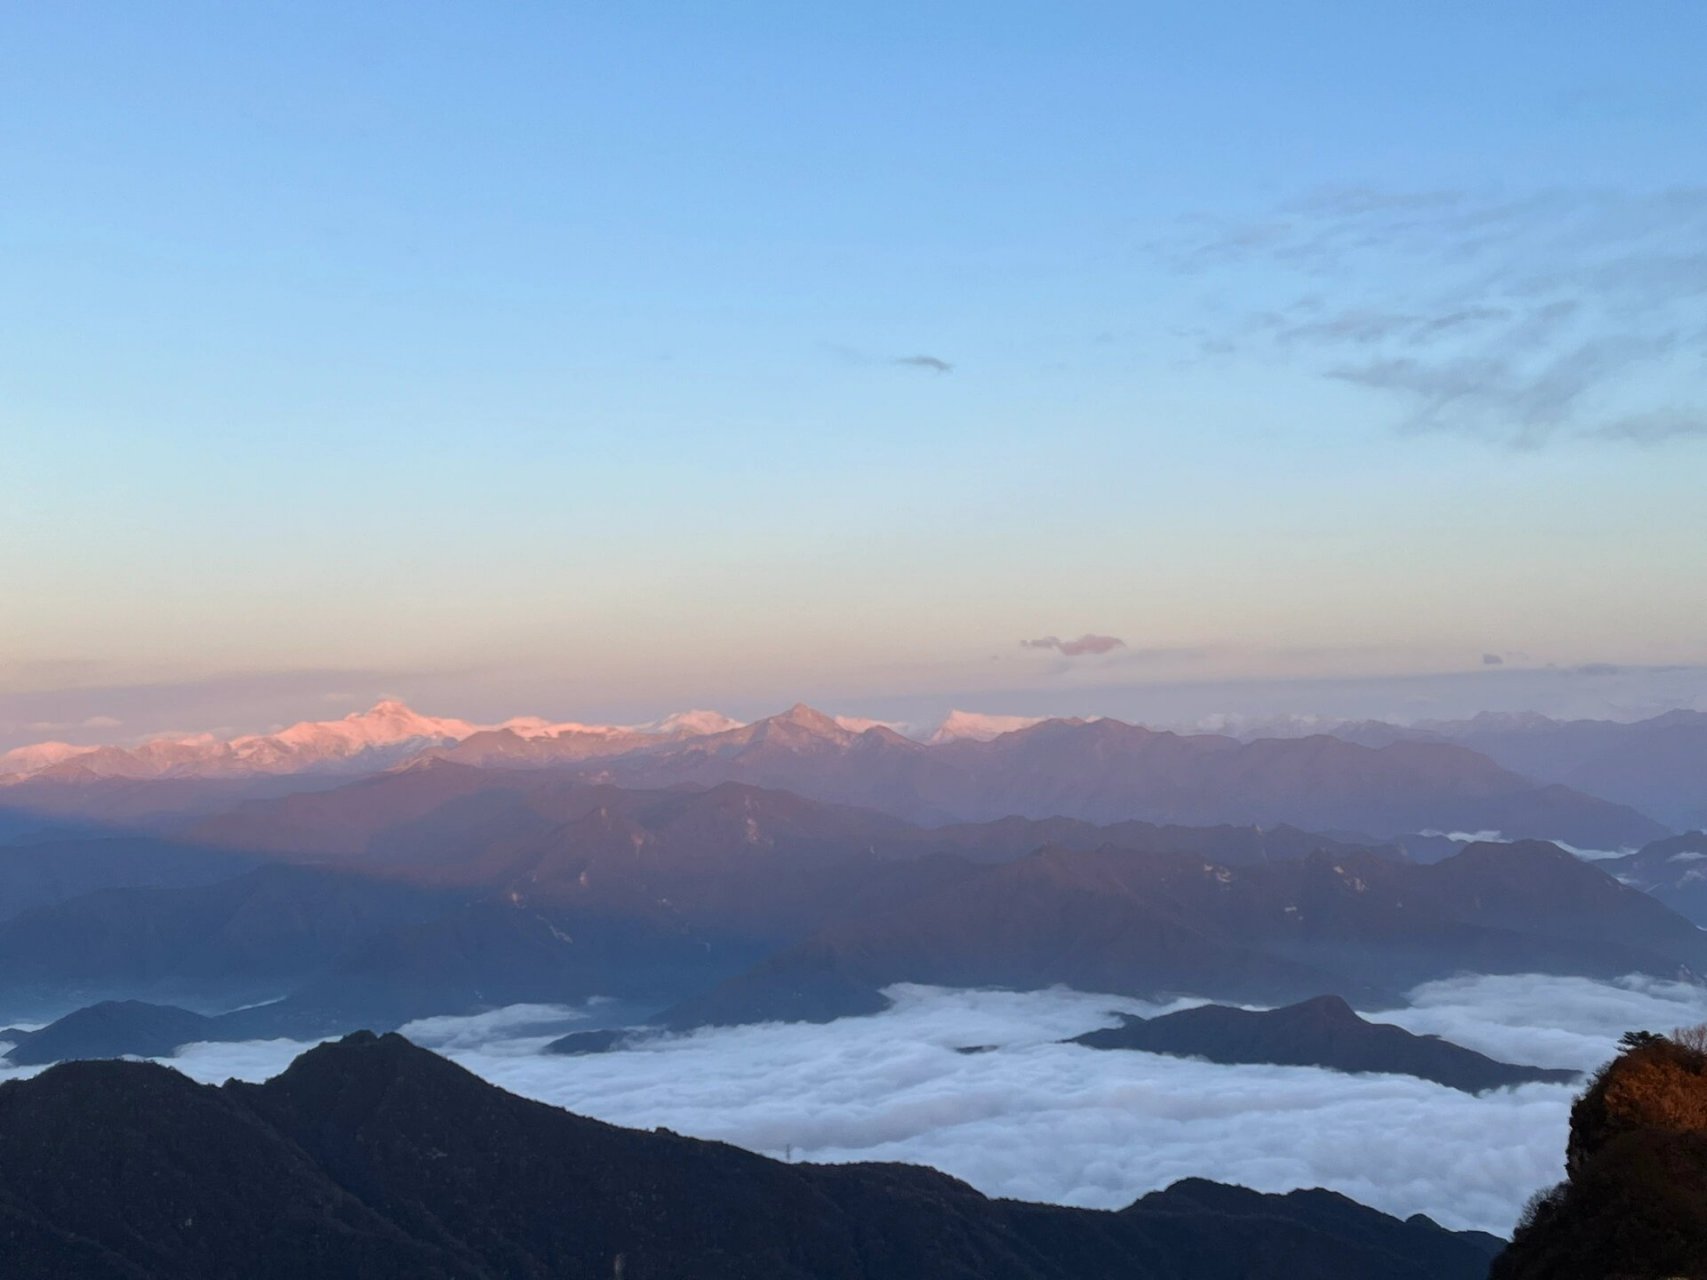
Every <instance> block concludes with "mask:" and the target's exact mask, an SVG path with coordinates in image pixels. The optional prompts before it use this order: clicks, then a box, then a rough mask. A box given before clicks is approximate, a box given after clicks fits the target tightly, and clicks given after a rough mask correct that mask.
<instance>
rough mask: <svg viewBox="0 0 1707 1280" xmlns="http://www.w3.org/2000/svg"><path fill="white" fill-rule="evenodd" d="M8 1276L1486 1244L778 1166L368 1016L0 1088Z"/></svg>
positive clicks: (1409, 1279)
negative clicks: (530, 1096) (605, 1115)
mask: <svg viewBox="0 0 1707 1280" xmlns="http://www.w3.org/2000/svg"><path fill="white" fill-rule="evenodd" d="M0 1151H3V1152H4V1159H0V1256H3V1257H4V1259H5V1274H6V1275H7V1276H8V1277H9V1278H11V1280H36V1278H43V1280H45V1278H46V1277H54V1278H55V1280H80V1278H88V1277H102V1278H106V1277H112V1278H114V1280H117V1278H119V1277H123V1278H125V1280H154V1278H158V1280H164V1278H165V1277H174V1278H180V1277H183V1278H192V1277H213V1276H219V1277H231V1276H243V1277H247V1278H251V1280H269V1278H278V1280H283V1278H284V1277H292V1278H295V1277H302V1276H314V1277H317V1278H326V1277H350V1278H354V1277H362V1278H363V1280H373V1278H375V1277H396V1278H399V1280H400V1278H401V1277H409V1278H410V1280H434V1278H436V1277H453V1276H454V1277H470V1278H478V1277H494V1278H495V1277H506V1278H528V1277H539V1278H542V1280H543V1278H544V1277H548V1276H549V1277H586V1278H587V1280H606V1278H609V1277H622V1280H661V1278H664V1277H678V1278H681V1280H687V1278H688V1277H692V1278H693V1280H723V1278H728V1280H736V1278H737V1277H740V1278H746V1277H765V1278H766V1280H844V1278H845V1280H878V1278H879V1277H881V1278H882V1280H926V1278H927V1277H928V1278H929V1280H1057V1278H1058V1280H1069V1278H1070V1280H1092V1278H1094V1277H1103V1276H1107V1277H1117V1276H1118V1277H1122V1278H1123V1280H1133V1278H1139V1280H1142V1278H1144V1277H1157V1278H1163V1277H1165V1278H1166V1280H1234V1278H1235V1277H1239V1278H1248V1280H1282V1278H1283V1277H1284V1278H1286V1280H1312V1278H1320V1280H1330V1278H1331V1280H1359V1278H1360V1277H1367V1278H1368V1280H1377V1278H1379V1280H1423V1278H1424V1277H1428V1278H1429V1280H1473V1278H1474V1280H1480V1277H1481V1276H1482V1275H1483V1274H1484V1273H1485V1271H1486V1268H1487V1265H1488V1259H1489V1258H1490V1257H1491V1256H1492V1255H1493V1254H1494V1253H1495V1252H1497V1250H1498V1248H1499V1241H1497V1240H1495V1239H1494V1238H1493V1237H1491V1236H1486V1235H1481V1234H1477V1233H1454V1232H1449V1231H1447V1230H1445V1229H1443V1228H1441V1227H1439V1226H1437V1225H1436V1224H1435V1223H1433V1222H1431V1221H1430V1220H1429V1219H1427V1218H1424V1217H1421V1216H1418V1217H1414V1218H1411V1219H1409V1220H1408V1221H1404V1222H1401V1221H1399V1220H1398V1219H1395V1218H1391V1217H1388V1216H1387V1215H1385V1214H1381V1213H1378V1212H1376V1211H1375V1210H1373V1209H1368V1208H1365V1207H1364V1206H1362V1205H1359V1204H1356V1203H1355V1202H1353V1201H1351V1200H1348V1199H1346V1198H1345V1197H1343V1196H1340V1195H1336V1194H1333V1193H1331V1192H1327V1191H1298V1192H1293V1193H1291V1194H1290V1195H1284V1196H1276V1195H1261V1194H1258V1193H1256V1192H1253V1191H1247V1190H1244V1189H1242V1188H1237V1187H1228V1186H1222V1185H1219V1184H1216V1183H1211V1182H1203V1181H1199V1180H1189V1181H1185V1182H1180V1183H1176V1184H1175V1185H1174V1186H1172V1187H1170V1188H1168V1189H1167V1190H1166V1191H1161V1192H1156V1193H1154V1194H1152V1195H1148V1196H1145V1197H1144V1198H1143V1199H1141V1200H1139V1201H1137V1202H1136V1203H1134V1204H1133V1205H1131V1206H1129V1207H1128V1208H1126V1209H1124V1210H1121V1211H1119V1212H1098V1211H1092V1210H1080V1209H1066V1208H1059V1207H1053V1206H1047V1205H1034V1204H1024V1203H1019V1202H1016V1201H1003V1200H989V1199H986V1198H985V1197H984V1196H982V1195H980V1194H978V1193H977V1192H976V1191H974V1190H972V1189H971V1188H970V1187H968V1186H966V1185H965V1184H963V1183H960V1182H957V1181H956V1180H954V1179H953V1178H949V1177H947V1176H945V1175H943V1174H940V1173H936V1172H934V1171H933V1170H930V1169H924V1168H918V1167H913V1166H906V1165H878V1164H865V1165H840V1166H833V1165H790V1164H783V1163H779V1162H777V1161H774V1160H769V1159H765V1158H764V1157H761V1156H756V1155H753V1154H751V1153H749V1152H745V1151H741V1150H739V1149H737V1148H734V1147H729V1146H725V1145H723V1144H721V1143H715V1142H702V1141H699V1140H696V1139H691V1138H683V1137H679V1136H677V1135H675V1134H672V1133H669V1132H667V1131H657V1132H653V1133H644V1132H639V1131H635V1130H629V1129H620V1128H616V1127H615V1126H612V1125H608V1124H603V1123H601V1122H598V1121H595V1120H588V1119H584V1118H581V1117H579V1116H574V1115H571V1114H569V1113H567V1112H564V1111H560V1110H557V1109H555V1108H552V1107H548V1106H544V1105H542V1104H540V1103H535V1102H529V1101H526V1100H524V1099H522V1098H518V1097H515V1096H513V1095H511V1094H508V1093H505V1092H504V1091H503V1090H501V1089H498V1088H496V1087H494V1086H492V1085H489V1084H486V1083H485V1082H483V1081H481V1080H480V1079H478V1078H477V1077H475V1076H473V1075H471V1074H469V1073H468V1072H467V1071H465V1070H463V1069H462V1068H461V1067H458V1066H456V1065H454V1064H452V1063H450V1062H447V1061H445V1060H444V1059H442V1058H439V1057H437V1056H435V1055H434V1054H431V1053H429V1052H427V1051H426V1050H424V1049H419V1048H417V1047H416V1046H414V1045H412V1044H410V1043H409V1042H408V1041H407V1040H404V1039H403V1038H401V1037H400V1036H396V1035H387V1036H377V1037H376V1036H374V1035H372V1034H371V1033H367V1032H359V1033H357V1034H355V1035H352V1036H349V1037H346V1038H345V1039H344V1040H342V1041H339V1042H337V1043H334V1044H327V1045H323V1046H321V1047H319V1048H317V1049H313V1050H310V1051H309V1052H308V1053H306V1054H304V1055H303V1056H302V1057H301V1058H299V1059H298V1060H297V1061H296V1062H295V1063H294V1064H293V1065H292V1066H291V1067H290V1069H289V1070H288V1071H286V1072H285V1073H284V1074H282V1075H280V1076H278V1077H276V1078H275V1079H273V1080H270V1081H268V1082H266V1083H265V1084H260V1085H249V1084H241V1083H236V1082H231V1083H227V1084H226V1085H224V1086H223V1087H218V1088H216V1087H213V1086H210V1085H199V1084H195V1083H193V1082H192V1081H190V1080H188V1079H187V1078H185V1077H184V1076H182V1075H180V1074H178V1073H177V1072H175V1071H172V1070H169V1069H168V1068H165V1067H161V1066H156V1065H154V1064H150V1063H135V1062H78V1063H68V1064H64V1065H62V1066H58V1067H54V1068H52V1069H50V1070H48V1071H46V1072H44V1073H43V1074H42V1075H40V1076H38V1077H36V1078H35V1079H32V1080H25V1081H14V1082H11V1083H8V1084H5V1085H0Z"/></svg>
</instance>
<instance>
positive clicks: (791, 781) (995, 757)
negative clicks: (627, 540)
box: [0, 702, 1670, 848]
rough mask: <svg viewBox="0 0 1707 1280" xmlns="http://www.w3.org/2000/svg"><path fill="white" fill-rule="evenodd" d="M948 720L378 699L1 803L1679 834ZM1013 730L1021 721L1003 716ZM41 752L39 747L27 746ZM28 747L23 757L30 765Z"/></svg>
mask: <svg viewBox="0 0 1707 1280" xmlns="http://www.w3.org/2000/svg"><path fill="white" fill-rule="evenodd" d="M954 724H956V722H954V721H952V720H951V721H949V722H946V723H945V725H944V726H943V727H942V730H939V732H938V734H936V735H933V738H934V739H935V740H934V741H933V742H931V743H921V742H918V741H915V740H913V739H911V738H908V737H905V736H903V735H901V734H899V733H897V732H895V731H894V730H893V729H890V728H888V727H886V726H883V725H880V724H871V723H869V722H858V723H851V722H847V721H842V720H838V719H837V718H835V717H832V716H829V715H825V714H824V713H822V712H819V711H815V710H813V709H812V708H810V707H806V706H804V705H797V706H795V707H793V708H791V709H790V710H788V711H786V712H784V713H782V714H780V715H775V716H770V717H767V718H765V719H762V720H757V721H754V722H753V723H751V724H744V725H741V724H735V723H734V722H731V721H729V720H728V719H727V718H725V717H720V716H717V715H715V714H714V713H691V714H690V715H688V716H683V717H672V718H671V719H670V720H667V721H664V722H661V723H660V724H658V725H655V726H649V727H641V728H625V727H613V726H586V725H562V724H549V723H547V722H544V721H539V720H514V721H509V722H505V723H504V724H502V725H498V726H491V727H481V726H476V725H472V724H469V723H468V722H464V721H452V720H442V719H435V718H432V717H424V716H420V715H417V714H416V713H415V712H413V711H411V710H409V708H407V707H405V706H403V705H402V704H400V703H393V702H387V703H381V704H380V705H379V706H377V707H375V708H373V709H372V710H371V711H368V712H365V713H362V714H360V715H355V716H351V717H347V718H346V719H344V720H340V721H324V722H311V723H307V724H303V725H297V726H294V727H292V728H290V729H286V730H282V731H280V732H279V733H276V734H271V735H261V736H255V737H248V738H237V739H231V740H226V741H220V740H215V739H207V740H202V739H188V740H181V741H171V742H155V743H147V744H144V745H142V746H139V747H135V748H129V749H120V748H111V747H103V748H91V749H88V750H81V749H79V750H78V751H77V753H76V754H72V755H68V756H61V757H57V758H55V759H54V761H53V762H52V763H48V764H46V765H42V764H41V762H42V760H44V759H46V758H47V757H45V756H43V755H42V754H41V752H40V751H39V750H38V749H35V748H27V749H25V755H24V756H18V753H16V752H14V753H10V754H11V755H12V756H15V757H17V761H23V762H25V763H27V764H28V765H30V766H32V767H30V768H24V767H23V765H21V764H20V765H19V767H18V768H17V769H15V770H14V771H12V772H10V773H6V774H5V775H4V778H3V779H0V781H3V783H4V785H3V786H0V809H5V810H10V811H15V812H36V813H42V814H58V815H67V814H71V815H77V816H79V817H81V818H84V819H94V820H102V821H108V822H120V821H128V822H132V823H134V822H136V821H139V820H144V819H147V820H150V821H152V822H153V823H155V824H156V825H158V824H159V822H160V821H162V820H163V819H164V820H166V821H168V822H169V821H170V816H171V815H173V814H180V815H181V814H188V813H202V814H206V813H212V812H218V811H221V810H225V809H229V808H231V807H232V806H233V805H235V804H237V803H240V802H241V801H243V800H245V799H249V798H254V797H256V796H260V795H265V794H268V793H269V792H270V793H272V794H277V793H278V792H280V791H292V790H295V791H303V790H313V789H321V788H324V787H327V786H330V785H335V784H336V782H337V781H338V780H339V779H340V778H344V777H348V776H351V775H352V774H357V773H374V772H378V771H380V770H383V769H386V768H394V767H398V766H401V765H406V764H409V763H420V762H424V761H429V760H442V761H447V762H451V763H461V764H468V765H476V766H480V767H487V768H496V767H502V768H524V769H534V770H537V769H542V768H550V769H557V770H563V771H567V772H573V773H575V774H577V775H578V776H580V777H582V778H583V779H585V780H587V781H593V782H611V783H616V784H619V785H622V786H626V787H652V788H657V787H673V786H680V785H683V784H691V785H697V786H713V785H716V784H717V783H720V782H744V783H748V784H751V785H756V786H764V787H771V788H780V789H784V790H789V791H793V792H796V793H798V794H801V795H804V796H808V797H810V798H813V799H818V800H827V801H833V802H838V803H844V804H854V805H860V806H863V807H866V808H871V809H876V810H879V811H882V812H885V813H889V814H892V815H894V816H897V817H901V818H905V819H907V820H909V821H913V822H919V823H928V824H944V823H950V822H956V821H987V820H991V819H996V818H1002V817H1007V816H1010V815H1018V816H1022V817H1030V818H1054V817H1065V818H1076V819H1079V820H1082V821H1088V822H1095V823H1111V822H1120V821H1125V820H1130V819H1138V820H1143V821H1148V822H1156V823H1175V824H1183V825H1213V824H1216V823H1234V824H1256V825H1261V826H1274V825H1279V824H1291V825H1294V826H1299V827H1303V828H1306V829H1309V830H1316V831H1328V832H1336V831H1337V832H1352V833H1361V834H1362V835H1363V836H1364V837H1366V838H1367V837H1377V838H1389V837H1394V836H1400V835H1404V834H1407V833H1411V832H1417V831H1422V830H1429V829H1437V830H1443V831H1499V832H1503V833H1504V834H1505V835H1507V836H1510V837H1514V838H1515V837H1533V838H1542V839H1557V840H1563V841H1566V842H1569V843H1572V844H1575V845H1579V846H1583V847H1592V848H1621V847H1626V846H1628V847H1632V848H1634V847H1636V846H1638V845H1640V844H1643V843H1645V842H1647V841H1650V840H1653V839H1657V838H1659V837H1661V836H1664V835H1667V834H1670V833H1669V831H1668V830H1667V828H1665V827H1664V826H1662V825H1661V824H1660V823H1657V822H1655V821H1654V820H1653V819H1651V818H1649V817H1647V816H1645V815H1644V814H1642V813H1641V812H1638V811H1637V810H1635V809H1632V808H1630V807H1628V806H1626V805H1621V804H1616V803H1612V802H1609V801H1607V800H1603V799H1599V798H1597V797H1596V796H1594V795H1591V794H1588V793H1585V792H1582V791H1578V790H1574V789H1572V788H1570V787H1568V786H1563V785H1559V784H1537V783H1535V782H1532V781H1530V780H1529V779H1528V778H1526V777H1524V776H1522V775H1521V774H1519V773H1516V772H1513V771H1511V770H1509V769H1507V768H1504V767H1502V766H1500V765H1499V764H1497V763H1495V762H1494V761H1492V760H1490V759H1489V758H1487V757H1486V756H1484V755H1481V754H1478V753H1477V752H1475V751H1473V750H1470V749H1469V748H1467V747H1463V746H1460V745H1457V744H1454V743H1449V742H1443V741H1434V740H1426V741H1413V740H1409V739H1407V740H1401V741H1393V742H1389V743H1386V744H1384V745H1379V746H1371V745H1364V744H1360V743H1356V742H1349V741H1346V740H1344V739H1342V738H1338V737H1332V736H1328V735H1316V736H1312V737H1305V738H1293V739H1259V740H1256V741H1252V742H1241V741H1239V740H1237V739H1235V738H1230V737H1225V736H1221V735H1214V734H1195V735H1181V734H1175V733H1171V732H1164V731H1156V730H1151V729H1145V728H1142V727H1140V726H1137V725H1130V724H1125V723H1122V722H1120V721H1117V720H1110V719H1100V720H1088V721H1087V720H1045V721H1040V722H1037V723H1029V724H1020V725H1019V727H1014V728H1007V727H1006V725H1005V724H991V723H989V722H985V721H978V722H976V723H973V722H970V721H965V720H963V721H961V722H959V728H958V729H957V730H956V731H955V732H963V736H947V737H944V733H946V732H947V731H948V730H949V729H950V727H951V726H953V725H954ZM997 729H1005V731H1002V732H995V730H997ZM31 752H34V753H35V754H29V753H31ZM17 761H15V762H14V763H17Z"/></svg>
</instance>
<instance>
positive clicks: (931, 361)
mask: <svg viewBox="0 0 1707 1280" xmlns="http://www.w3.org/2000/svg"><path fill="white" fill-rule="evenodd" d="M890 363H891V364H899V365H905V366H907V367H908V368H912V369H924V370H926V371H928V372H930V373H953V372H954V366H953V365H952V364H950V363H949V362H948V361H947V360H942V359H939V358H938V357H936V356H896V357H895V359H894V360H892V361H890Z"/></svg>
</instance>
